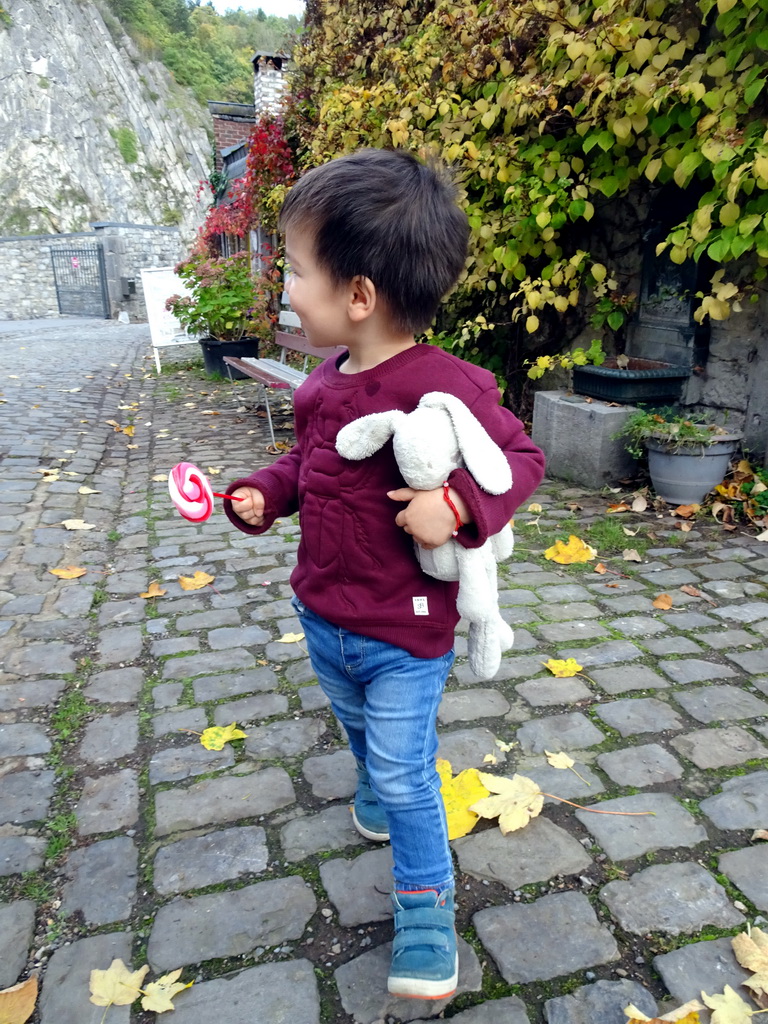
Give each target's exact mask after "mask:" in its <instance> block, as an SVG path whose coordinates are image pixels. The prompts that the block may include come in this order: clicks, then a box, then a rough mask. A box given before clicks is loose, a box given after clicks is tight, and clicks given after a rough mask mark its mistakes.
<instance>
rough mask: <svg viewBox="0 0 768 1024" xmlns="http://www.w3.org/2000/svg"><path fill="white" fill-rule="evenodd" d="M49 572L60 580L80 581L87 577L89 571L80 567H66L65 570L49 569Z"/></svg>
mask: <svg viewBox="0 0 768 1024" xmlns="http://www.w3.org/2000/svg"><path fill="white" fill-rule="evenodd" d="M48 572H49V573H50V574H51V575H52V576H58V577H59V579H60V580H78V579H80V577H81V576H85V574H86V573H87V572H88V570H87V569H82V568H81V567H80V566H79V565H66V566H64V568H63V569H49V570H48Z"/></svg>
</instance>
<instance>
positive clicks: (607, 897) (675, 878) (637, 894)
mask: <svg viewBox="0 0 768 1024" xmlns="http://www.w3.org/2000/svg"><path fill="white" fill-rule="evenodd" d="M600 897H601V899H602V900H603V902H604V903H605V904H606V906H607V907H608V909H609V910H610V912H611V914H612V915H613V917H614V918H615V919H616V920H617V921H618V922H619V924H620V925H621V927H622V928H623V929H624V930H625V931H627V932H630V933H631V934H632V935H645V934H646V933H647V932H657V931H658V932H664V934H666V935H681V934H685V935H695V934H696V933H697V932H700V931H701V929H702V928H703V927H704V925H714V926H715V927H716V928H735V927H736V926H737V925H740V924H742V923H743V922H744V920H745V918H744V915H743V914H740V913H739V911H738V910H737V909H736V908H735V907H734V906H733V905H732V904H731V903H730V902H729V900H728V896H727V894H726V892H725V889H724V888H723V887H722V886H721V885H718V883H717V882H716V881H715V880H714V878H713V877H712V875H710V873H709V872H708V871H705V870H704V868H703V867H701V866H700V865H699V864H693V863H690V862H686V863H684V864H654V865H653V866H652V867H650V868H646V869H645V870H644V871H638V872H637V873H636V874H634V875H632V877H631V878H629V879H628V880H627V881H615V882H609V883H608V885H605V886H603V888H602V889H601V890H600Z"/></svg>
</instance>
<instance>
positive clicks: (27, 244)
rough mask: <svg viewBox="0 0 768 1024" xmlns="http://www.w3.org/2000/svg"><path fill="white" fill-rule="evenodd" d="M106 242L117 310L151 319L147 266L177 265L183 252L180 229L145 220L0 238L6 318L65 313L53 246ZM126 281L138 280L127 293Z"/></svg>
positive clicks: (0, 292)
mask: <svg viewBox="0 0 768 1024" xmlns="http://www.w3.org/2000/svg"><path fill="white" fill-rule="evenodd" d="M96 242H100V243H101V244H102V245H103V248H104V256H105V268H106V273H107V285H108V290H109V296H110V307H111V314H112V316H115V315H116V314H117V313H118V312H119V311H121V310H125V311H127V312H128V314H129V316H130V318H131V320H146V310H145V308H144V298H143V292H142V287H141V275H140V273H139V271H140V270H141V268H142V267H163V266H173V265H175V264H176V263H177V262H178V261H179V260H180V259H181V257H182V255H183V246H182V242H181V238H180V235H179V230H178V228H165V227H160V228H158V227H152V226H150V225H142V224H109V223H106V224H96V225H94V230H93V231H90V232H77V233H71V234H62V235H36V236H26V237H19V238H0V320H29V319H37V318H39V317H57V316H59V306H58V302H57V299H56V286H55V282H54V276H53V266H52V263H51V250H52V249H56V248H77V247H78V246H83V247H85V246H91V245H93V244H94V243H96ZM123 279H127V280H128V281H131V280H132V281H134V282H135V289H136V290H135V293H134V294H129V295H126V294H124V289H123Z"/></svg>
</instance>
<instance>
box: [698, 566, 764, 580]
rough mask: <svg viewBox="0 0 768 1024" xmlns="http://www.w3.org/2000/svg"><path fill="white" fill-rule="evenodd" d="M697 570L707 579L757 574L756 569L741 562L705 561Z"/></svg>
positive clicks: (733, 578) (727, 578)
mask: <svg viewBox="0 0 768 1024" xmlns="http://www.w3.org/2000/svg"><path fill="white" fill-rule="evenodd" d="M696 571H697V572H698V574H699V575H700V576H703V577H704V579H705V580H736V579H739V578H741V577H742V576H754V575H755V572H754V569H752V568H751V567H750V566H748V565H742V564H741V563H740V562H710V563H709V564H707V563H706V562H705V563H704V564H703V565H700V566H699V568H698V569H697V570H696Z"/></svg>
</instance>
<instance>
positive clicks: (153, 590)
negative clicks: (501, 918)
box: [139, 580, 168, 601]
mask: <svg viewBox="0 0 768 1024" xmlns="http://www.w3.org/2000/svg"><path fill="white" fill-rule="evenodd" d="M167 593H168V591H167V590H163V588H162V587H161V586H160V584H159V583H158V582H157V580H153V582H152V583H150V584H149V589H148V590H145V591H144V593H143V594H139V597H143V598H144V600H145V601H146V600H149V598H151V597H162V596H163V594H167Z"/></svg>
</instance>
